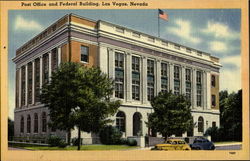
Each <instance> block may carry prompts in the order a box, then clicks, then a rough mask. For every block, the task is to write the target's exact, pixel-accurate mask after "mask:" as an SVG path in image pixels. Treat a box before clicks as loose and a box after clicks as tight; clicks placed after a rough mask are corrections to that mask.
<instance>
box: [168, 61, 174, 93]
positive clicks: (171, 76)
mask: <svg viewBox="0 0 250 161" xmlns="http://www.w3.org/2000/svg"><path fill="white" fill-rule="evenodd" d="M169 90H171V91H172V93H174V64H173V63H170V64H169Z"/></svg>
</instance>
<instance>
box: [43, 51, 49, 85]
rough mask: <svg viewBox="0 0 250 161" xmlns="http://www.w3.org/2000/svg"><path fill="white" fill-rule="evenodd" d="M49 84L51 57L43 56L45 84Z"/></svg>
mask: <svg viewBox="0 0 250 161" xmlns="http://www.w3.org/2000/svg"><path fill="white" fill-rule="evenodd" d="M48 82H49V55H48V54H44V55H43V84H47V83H48Z"/></svg>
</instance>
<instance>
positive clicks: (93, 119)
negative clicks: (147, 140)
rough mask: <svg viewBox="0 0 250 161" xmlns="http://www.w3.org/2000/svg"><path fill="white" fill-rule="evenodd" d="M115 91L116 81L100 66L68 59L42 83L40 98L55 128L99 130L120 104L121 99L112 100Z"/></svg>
mask: <svg viewBox="0 0 250 161" xmlns="http://www.w3.org/2000/svg"><path fill="white" fill-rule="evenodd" d="M112 93H113V81H112V80H111V79H109V78H108V76H107V75H106V74H104V73H102V72H101V70H100V69H99V68H94V67H92V68H87V67H84V66H81V65H80V64H78V63H73V62H67V63H63V64H61V65H60V67H59V69H58V70H57V71H56V72H54V73H53V74H52V77H51V82H50V83H49V84H47V85H45V86H43V88H42V95H41V98H42V103H44V104H45V105H46V106H47V107H48V108H49V110H50V118H51V126H53V127H54V128H56V129H60V130H67V131H70V129H73V128H74V127H75V126H77V127H78V129H79V130H81V131H85V132H98V131H99V130H100V129H101V128H102V127H103V126H104V125H105V124H107V123H109V122H111V120H110V119H108V117H109V116H112V115H114V114H115V113H116V111H117V109H118V107H119V106H120V101H111V100H110V96H111V95H112ZM78 134H79V136H78V138H80V133H78ZM79 140H80V139H79ZM79 145H80V144H79ZM78 148H79V147H78Z"/></svg>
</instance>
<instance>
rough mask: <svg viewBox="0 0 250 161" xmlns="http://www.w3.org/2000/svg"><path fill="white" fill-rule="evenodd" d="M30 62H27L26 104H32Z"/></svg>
mask: <svg viewBox="0 0 250 161" xmlns="http://www.w3.org/2000/svg"><path fill="white" fill-rule="evenodd" d="M32 75H33V71H32V63H31V62H30V63H29V64H28V104H32V81H33V80H32Z"/></svg>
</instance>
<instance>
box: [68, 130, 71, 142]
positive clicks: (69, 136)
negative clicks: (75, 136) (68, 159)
mask: <svg viewBox="0 0 250 161" xmlns="http://www.w3.org/2000/svg"><path fill="white" fill-rule="evenodd" d="M70 138H71V130H70V129H68V136H67V143H68V145H70Z"/></svg>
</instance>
